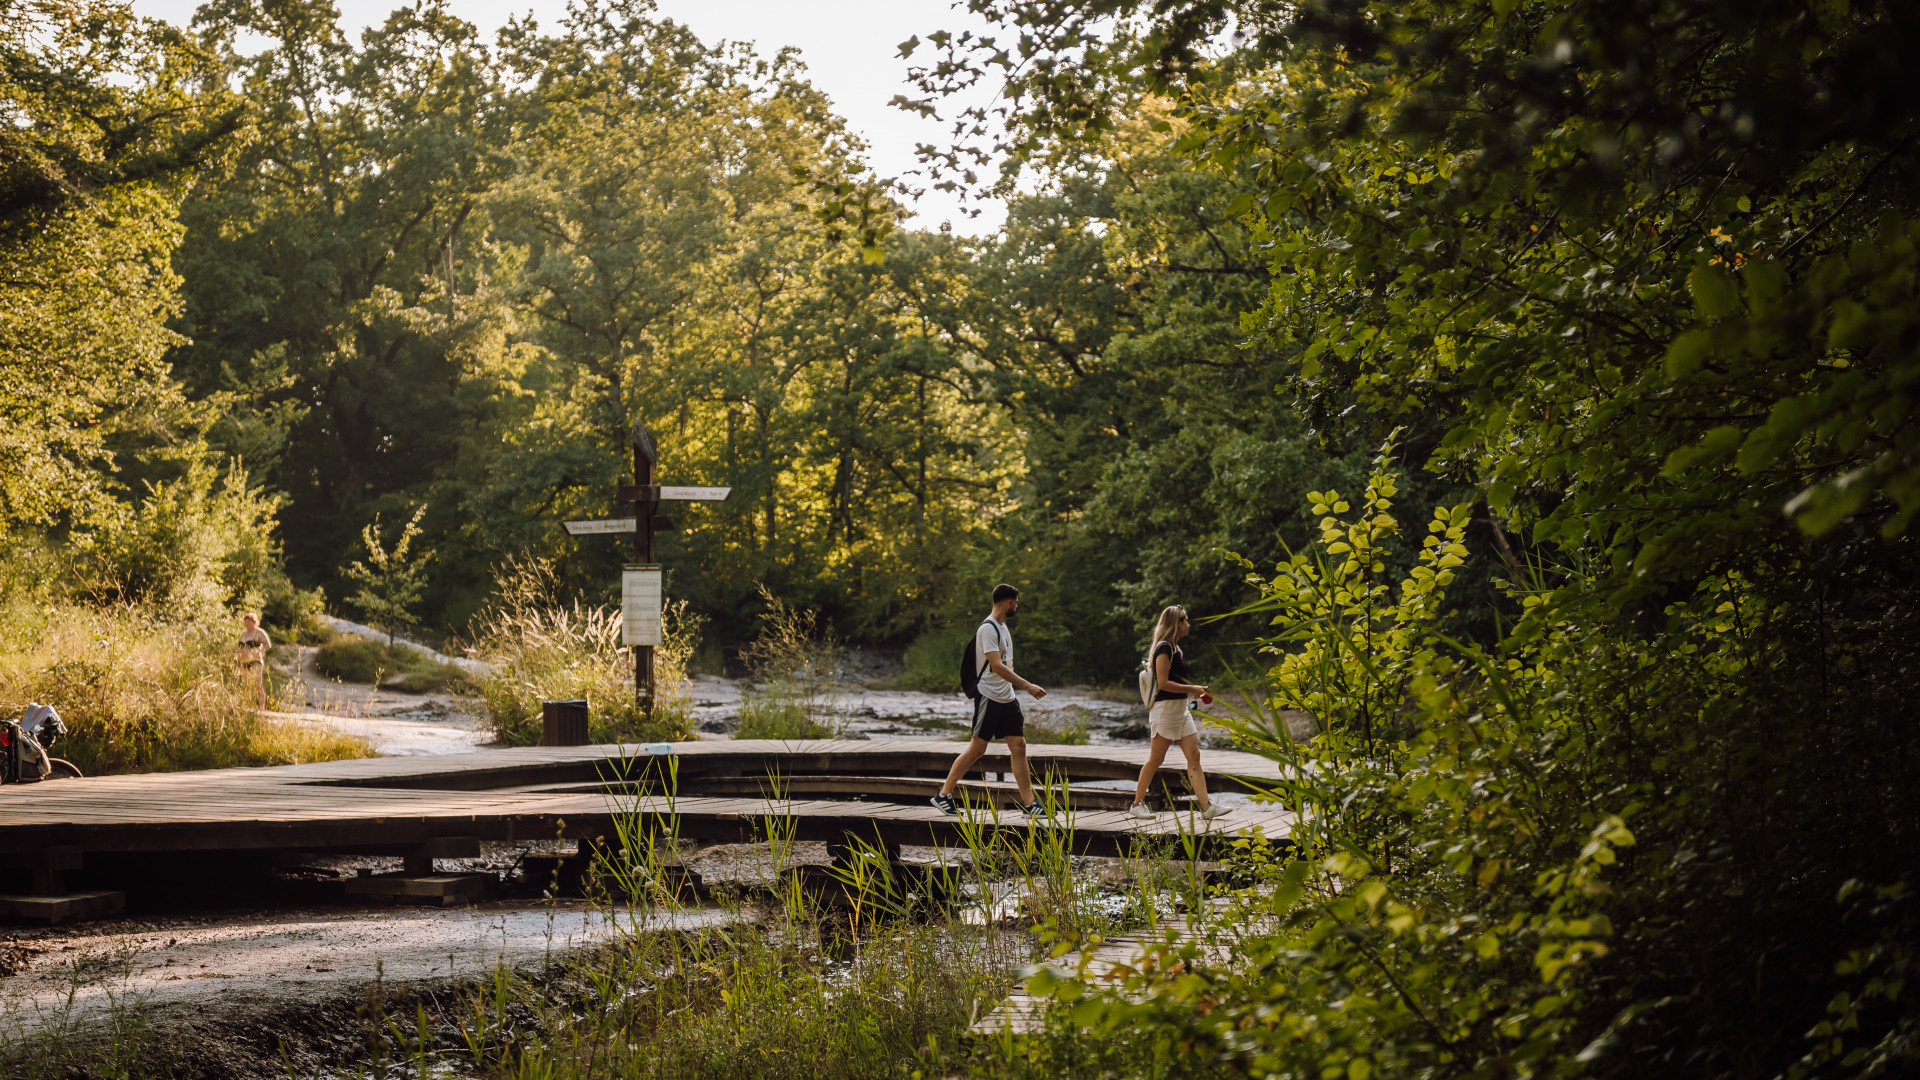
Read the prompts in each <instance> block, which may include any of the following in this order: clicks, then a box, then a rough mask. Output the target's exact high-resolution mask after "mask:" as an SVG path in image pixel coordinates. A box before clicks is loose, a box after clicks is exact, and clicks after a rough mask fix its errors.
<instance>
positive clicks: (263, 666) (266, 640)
mask: <svg viewBox="0 0 1920 1080" xmlns="http://www.w3.org/2000/svg"><path fill="white" fill-rule="evenodd" d="M240 626H241V630H240V645H239V647H238V648H236V649H234V650H233V662H234V663H236V664H239V665H240V674H241V675H242V676H244V677H246V678H249V679H252V680H253V685H254V690H255V692H256V693H258V694H259V698H260V711H261V712H265V711H267V650H268V649H271V648H273V639H272V638H270V637H268V636H267V632H266V631H265V630H262V629H260V616H258V615H255V614H254V613H253V612H251V611H249V612H247V613H246V614H245V615H242V616H240Z"/></svg>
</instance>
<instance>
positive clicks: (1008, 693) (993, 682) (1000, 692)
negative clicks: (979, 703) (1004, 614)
mask: <svg viewBox="0 0 1920 1080" xmlns="http://www.w3.org/2000/svg"><path fill="white" fill-rule="evenodd" d="M990 652H997V653H999V654H1000V662H1001V663H1003V664H1005V665H1007V670H1008V671H1012V670H1013V634H1012V632H1011V631H1009V630H1008V629H1007V628H1006V626H1005V625H1004V624H1002V623H999V622H996V621H994V620H993V619H988V620H987V621H986V622H983V623H981V624H980V629H978V630H975V631H974V632H973V662H974V663H976V664H979V665H980V666H982V667H986V664H987V654H988V653H990ZM980 696H981V697H983V698H988V699H990V700H993V701H1012V700H1013V684H1012V683H1010V682H1008V681H1007V680H1005V679H1003V678H1001V677H1000V673H999V672H997V671H995V670H993V669H992V668H991V667H986V670H985V671H982V672H981V673H980Z"/></svg>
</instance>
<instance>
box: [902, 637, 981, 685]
mask: <svg viewBox="0 0 1920 1080" xmlns="http://www.w3.org/2000/svg"><path fill="white" fill-rule="evenodd" d="M971 640H973V631H972V630H970V629H968V628H967V627H965V626H958V627H949V628H947V629H937V630H923V631H921V633H920V636H918V637H916V638H914V639H913V643H912V644H910V645H908V646H907V648H906V652H904V653H903V654H902V655H901V657H900V686H901V688H902V689H906V690H933V691H950V692H953V693H959V691H960V656H961V654H962V653H964V652H966V649H967V642H969V641H971Z"/></svg>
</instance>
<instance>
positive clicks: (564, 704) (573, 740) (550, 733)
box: [540, 701, 587, 746]
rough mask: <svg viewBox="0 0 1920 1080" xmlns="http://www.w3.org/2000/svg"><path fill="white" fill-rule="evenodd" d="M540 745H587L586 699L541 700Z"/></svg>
mask: <svg viewBox="0 0 1920 1080" xmlns="http://www.w3.org/2000/svg"><path fill="white" fill-rule="evenodd" d="M540 745H541V746H585V745H587V703H586V702H584V701H543V702H541V703H540Z"/></svg>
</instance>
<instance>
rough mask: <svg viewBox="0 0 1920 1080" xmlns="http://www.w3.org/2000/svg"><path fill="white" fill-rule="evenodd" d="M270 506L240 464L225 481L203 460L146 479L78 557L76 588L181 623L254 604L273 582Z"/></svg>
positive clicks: (274, 561)
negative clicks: (175, 474)
mask: <svg viewBox="0 0 1920 1080" xmlns="http://www.w3.org/2000/svg"><path fill="white" fill-rule="evenodd" d="M216 477H217V479H216ZM276 509H277V506H276V503H275V501H274V500H273V499H271V498H269V497H268V496H266V495H264V494H263V493H261V492H259V491H257V490H254V489H250V488H249V487H248V485H247V478H246V476H245V474H243V473H242V472H241V471H240V469H239V467H238V466H237V465H234V466H230V467H229V468H228V469H227V471H226V472H225V474H224V475H221V474H219V473H217V472H216V470H215V469H214V468H213V467H212V465H211V464H210V463H208V462H207V461H206V460H205V459H204V458H202V459H199V460H193V461H190V462H189V463H188V464H187V466H186V469H185V471H184V473H183V475H181V476H180V477H179V478H178V479H175V480H172V481H161V482H150V483H149V484H148V485H147V492H146V496H145V498H143V499H141V500H140V501H139V502H138V503H136V504H134V505H131V506H127V505H123V504H114V505H113V506H112V507H111V512H112V513H114V515H115V516H114V517H113V518H111V519H109V520H107V521H105V522H103V523H102V525H101V528H100V530H99V532H97V533H96V534H95V536H94V539H93V542H92V544H91V545H90V547H91V550H88V551H86V553H85V555H84V556H83V563H82V566H81V569H80V574H81V577H82V581H83V585H82V588H84V589H85V591H86V593H87V594H88V595H89V596H90V597H91V598H93V599H94V600H96V601H98V602H102V603H118V604H139V605H150V606H152V607H154V608H156V609H159V610H162V611H165V612H168V613H170V617H172V618H176V619H183V620H198V619H207V620H210V619H213V618H216V617H217V616H218V615H219V614H220V613H221V612H222V610H223V609H225V608H228V607H233V606H237V607H242V608H250V607H256V606H258V605H259V604H260V601H261V599H262V598H263V595H264V594H265V593H266V592H267V591H268V590H270V589H272V588H274V587H275V585H276V571H277V569H278V566H277V564H278V560H279V554H280V552H279V545H278V544H277V543H276V542H275V541H274V540H273V539H272V530H273V516H274V511H275V510H276Z"/></svg>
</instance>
